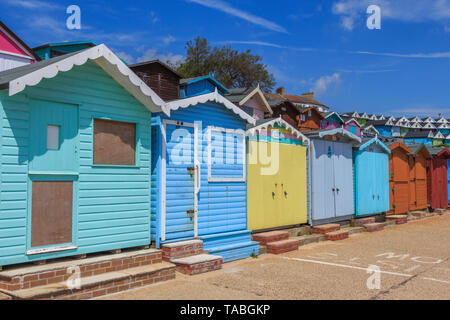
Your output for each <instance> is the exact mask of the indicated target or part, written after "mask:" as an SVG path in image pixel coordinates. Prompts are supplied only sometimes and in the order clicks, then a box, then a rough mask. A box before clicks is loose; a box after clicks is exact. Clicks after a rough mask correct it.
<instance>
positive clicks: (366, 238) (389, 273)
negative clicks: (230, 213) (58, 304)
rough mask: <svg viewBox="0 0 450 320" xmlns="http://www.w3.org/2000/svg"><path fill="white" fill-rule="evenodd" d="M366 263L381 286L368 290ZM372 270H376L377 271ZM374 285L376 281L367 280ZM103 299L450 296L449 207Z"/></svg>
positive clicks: (415, 297) (434, 297)
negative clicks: (445, 211) (433, 214)
mask: <svg viewBox="0 0 450 320" xmlns="http://www.w3.org/2000/svg"><path fill="white" fill-rule="evenodd" d="M370 265H375V266H378V267H379V268H380V270H381V272H380V273H379V275H380V280H381V283H380V289H376V288H375V289H368V287H367V281H368V279H369V277H371V276H373V275H374V274H368V273H367V268H368V267H369V266H370ZM376 275H377V274H375V276H376ZM370 283H371V284H373V285H376V281H370ZM102 299H140V300H141V299H142V300H144V299H152V300H153V299H155V300H157V299H164V300H170V299H181V300H184V299H187V300H213V299H225V300H228V299H233V300H246V299H270V300H273V299H446V300H448V299H450V214H446V215H444V216H437V217H432V218H427V219H424V220H418V221H412V222H409V223H408V224H407V225H400V226H392V227H389V228H386V229H385V230H383V231H380V232H375V233H360V234H355V235H352V236H351V237H350V238H349V239H347V240H343V241H339V242H329V241H327V242H321V243H316V244H311V245H307V246H304V247H300V249H299V250H298V251H295V252H290V253H287V254H283V255H279V256H274V255H262V256H260V257H258V258H257V259H254V258H250V259H246V260H240V261H235V262H231V263H227V264H225V265H224V266H223V269H222V270H219V271H216V272H211V273H207V274H202V275H198V276H193V277H189V276H184V275H182V274H179V273H177V278H176V279H175V280H172V281H169V282H165V283H161V284H156V285H153V286H149V287H146V288H141V289H138V290H134V291H128V292H124V293H120V294H117V295H111V296H107V297H103V298H102Z"/></svg>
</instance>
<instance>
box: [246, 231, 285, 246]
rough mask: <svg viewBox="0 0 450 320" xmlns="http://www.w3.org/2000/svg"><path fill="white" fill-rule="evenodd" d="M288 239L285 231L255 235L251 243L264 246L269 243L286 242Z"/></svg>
mask: <svg viewBox="0 0 450 320" xmlns="http://www.w3.org/2000/svg"><path fill="white" fill-rule="evenodd" d="M288 238H289V232H287V231H270V232H263V233H257V234H254V235H253V236H252V239H253V241H257V242H259V244H260V245H261V246H265V245H267V244H268V243H269V242H275V241H280V240H286V239H288Z"/></svg>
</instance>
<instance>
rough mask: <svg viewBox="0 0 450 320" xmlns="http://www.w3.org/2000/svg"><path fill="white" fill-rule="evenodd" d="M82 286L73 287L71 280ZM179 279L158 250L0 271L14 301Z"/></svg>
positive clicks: (80, 296) (97, 292)
mask: <svg viewBox="0 0 450 320" xmlns="http://www.w3.org/2000/svg"><path fill="white" fill-rule="evenodd" d="M74 272H79V278H78V279H79V280H80V286H79V287H77V288H74V289H72V288H70V287H68V285H69V284H70V283H69V282H68V281H67V280H69V279H72V280H73V279H77V277H76V275H75V274H74ZM174 278H175V265H174V264H171V263H168V262H163V261H162V252H161V251H159V250H155V249H145V250H134V251H129V252H122V253H120V254H105V255H100V256H92V257H88V258H85V259H78V260H73V258H72V259H64V260H63V261H59V262H53V263H48V264H45V265H30V266H28V265H26V266H20V267H11V268H10V269H7V270H4V271H2V272H0V289H1V291H2V292H3V293H4V294H6V295H8V296H10V297H12V298H13V299H89V298H93V297H97V296H101V295H105V294H110V293H116V292H120V291H123V290H128V289H131V288H135V287H141V286H146V285H149V284H152V283H156V282H160V281H165V280H170V279H174Z"/></svg>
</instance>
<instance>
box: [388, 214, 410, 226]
mask: <svg viewBox="0 0 450 320" xmlns="http://www.w3.org/2000/svg"><path fill="white" fill-rule="evenodd" d="M386 221H388V222H392V221H395V224H405V223H408V216H407V215H392V216H386Z"/></svg>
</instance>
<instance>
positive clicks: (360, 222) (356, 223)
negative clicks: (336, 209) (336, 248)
mask: <svg viewBox="0 0 450 320" xmlns="http://www.w3.org/2000/svg"><path fill="white" fill-rule="evenodd" d="M369 223H375V217H365V218H357V219H353V225H354V226H355V227H362V226H363V225H365V224H369Z"/></svg>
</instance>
